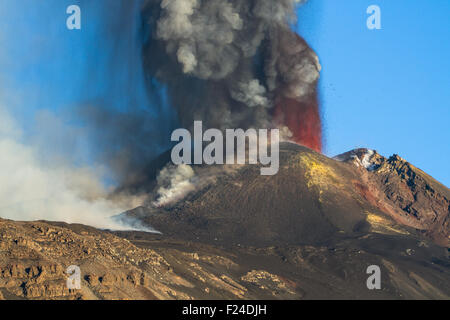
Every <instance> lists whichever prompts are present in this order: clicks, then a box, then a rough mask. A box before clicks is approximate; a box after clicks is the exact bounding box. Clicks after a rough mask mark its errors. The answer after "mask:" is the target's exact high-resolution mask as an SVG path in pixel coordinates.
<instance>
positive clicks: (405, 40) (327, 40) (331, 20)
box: [297, 0, 450, 186]
mask: <svg viewBox="0 0 450 320" xmlns="http://www.w3.org/2000/svg"><path fill="white" fill-rule="evenodd" d="M373 4H376V5H378V6H379V7H380V9H381V21H382V22H381V23H382V30H372V31H371V30H368V29H367V27H366V19H367V17H368V15H367V14H366V9H367V7H368V6H369V5H373ZM449 14H450V1H448V0H433V1H409V0H395V1H392V0H371V1H366V0H345V1H333V0H310V1H309V2H308V3H307V4H306V5H305V6H303V7H301V8H300V9H299V21H298V26H297V28H298V29H299V30H300V33H301V34H302V35H303V36H304V37H305V38H306V39H307V40H308V42H309V43H310V45H311V46H312V47H313V48H314V49H315V50H316V51H317V53H318V55H319V57H320V60H321V64H322V67H323V71H322V75H321V83H320V90H321V103H322V107H323V114H324V120H325V137H326V141H325V144H326V149H325V152H326V154H328V155H335V154H338V153H340V152H343V151H346V150H349V149H352V148H355V147H369V148H373V149H376V150H377V151H379V152H380V153H381V154H383V155H390V154H393V153H397V154H399V155H400V156H402V157H403V158H405V159H407V160H408V161H409V162H411V163H413V164H414V165H416V166H417V167H419V168H421V169H423V170H424V171H426V172H427V173H429V174H431V175H432V176H434V177H435V178H437V179H438V180H440V181H441V182H442V183H444V184H446V185H447V186H449V185H450V170H449V168H448V166H449V159H450V147H449V141H450V128H449V123H450V19H449V16H448V15H449Z"/></svg>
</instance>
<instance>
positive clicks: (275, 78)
mask: <svg viewBox="0 0 450 320" xmlns="http://www.w3.org/2000/svg"><path fill="white" fill-rule="evenodd" d="M297 4H299V1H298V0H297V1H296V0H228V1H225V0H162V1H161V0H147V1H146V2H145V4H144V9H143V16H144V19H145V22H146V23H147V24H148V26H149V29H150V33H151V35H150V39H149V40H148V42H147V44H146V46H145V49H144V62H145V70H146V72H147V73H148V74H149V75H150V76H151V77H153V78H156V79H157V80H158V81H159V82H160V83H162V84H164V85H166V86H167V90H168V96H169V99H170V103H171V105H172V106H173V107H174V108H175V109H176V111H177V113H178V118H179V121H180V124H181V125H182V126H183V127H185V128H191V127H192V125H193V121H194V120H202V121H203V122H204V124H205V125H206V126H207V127H214V128H222V129H225V128H244V129H245V128H250V127H254V128H271V127H278V128H281V129H283V127H288V129H289V130H287V131H290V132H291V134H292V139H293V140H295V141H296V142H299V143H301V144H304V145H306V146H309V147H311V148H313V149H315V150H318V151H320V150H321V124H320V113H319V110H318V103H317V94H316V86H317V80H318V78H319V72H320V64H319V61H318V58H317V55H316V54H315V53H314V52H313V51H312V50H311V49H310V48H309V46H308V45H307V44H306V42H305V41H304V40H303V39H302V38H301V37H300V36H298V35H297V34H296V33H295V32H293V31H292V30H291V29H290V27H289V23H291V22H293V21H294V20H295V9H296V5H297ZM312 121H313V122H314V123H313V124H311V123H310V122H312ZM285 129H286V128H285ZM285 131H286V130H284V132H285Z"/></svg>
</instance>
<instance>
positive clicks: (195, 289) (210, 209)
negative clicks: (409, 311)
mask: <svg viewBox="0 0 450 320" xmlns="http://www.w3.org/2000/svg"><path fill="white" fill-rule="evenodd" d="M160 162H161V161H160ZM161 164H162V162H161ZM259 169H260V168H259V166H258V165H241V166H231V167H227V166H220V167H215V166H192V170H193V171H194V173H195V175H194V176H195V177H197V180H195V179H194V180H193V181H196V182H197V183H195V188H194V189H193V191H191V192H190V193H188V194H186V195H185V196H184V198H176V200H174V201H172V202H170V203H165V204H164V205H159V206H156V205H154V203H155V202H152V201H150V202H149V203H148V205H147V206H142V207H138V208H136V209H133V210H130V211H128V212H125V213H123V214H121V215H119V216H117V217H116V219H118V220H121V221H123V222H128V223H130V224H133V223H134V224H139V225H141V226H142V225H144V226H146V227H147V228H148V227H151V228H155V229H157V230H159V231H160V232H161V233H158V234H156V233H147V232H137V231H120V232H119V231H110V230H98V229H95V228H93V227H88V226H83V225H74V224H73V225H70V224H66V223H60V222H46V221H38V222H15V221H8V220H2V219H0V299H1V298H4V299H24V298H25V299H449V298H450V289H449V288H450V286H449V284H450V261H449V249H448V248H449V204H450V203H449V199H450V191H449V189H448V188H447V187H445V186H443V185H442V184H440V183H439V182H437V181H436V180H435V179H433V178H432V177H430V176H429V175H427V174H426V173H424V172H423V171H421V170H420V169H418V168H416V167H414V166H413V165H412V164H410V163H408V162H407V161H406V160H404V159H402V158H401V157H399V156H397V155H394V156H391V157H389V158H385V157H383V156H381V155H380V154H378V153H377V152H376V151H374V150H369V149H356V150H352V151H350V152H347V153H344V154H342V155H339V156H337V157H335V158H328V157H326V156H324V155H322V154H320V153H317V152H315V151H314V150H312V149H309V148H306V147H303V146H300V145H297V144H293V143H282V144H281V145H280V170H279V173H278V174H277V175H274V176H262V175H260V170H259ZM200 182H201V183H200ZM154 193H155V195H154V196H155V197H157V193H158V192H157V187H155V191H154ZM74 264H75V265H77V266H79V267H80V269H81V270H82V274H83V278H82V279H81V280H82V281H81V282H82V283H81V287H82V289H81V290H78V291H77V290H75V291H74V290H72V291H70V290H68V289H67V288H66V286H65V279H66V276H65V274H64V270H65V268H66V267H67V266H69V265H74ZM374 265H375V266H378V267H379V268H380V270H381V289H380V290H369V288H368V287H367V279H368V276H369V275H368V274H367V270H368V267H369V266H374Z"/></svg>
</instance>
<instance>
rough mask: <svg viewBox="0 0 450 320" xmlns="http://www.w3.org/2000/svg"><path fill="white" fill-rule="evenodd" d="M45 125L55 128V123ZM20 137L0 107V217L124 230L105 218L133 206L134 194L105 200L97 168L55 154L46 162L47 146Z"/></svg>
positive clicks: (106, 197) (105, 193)
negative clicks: (73, 162)
mask: <svg viewBox="0 0 450 320" xmlns="http://www.w3.org/2000/svg"><path fill="white" fill-rule="evenodd" d="M49 119H51V117H50V118H47V120H48V121H50V120H49ZM46 125H47V126H48V127H58V124H57V123H46ZM23 140H25V139H24V134H23V132H22V130H21V129H20V127H18V125H17V123H16V122H15V121H14V119H13V118H12V117H11V116H10V114H9V113H8V111H7V110H6V108H4V107H2V106H0V154H1V156H0V181H1V186H0V217H2V218H6V219H14V220H25V221H32V220H50V221H63V222H67V223H82V224H87V225H91V226H94V227H98V228H106V229H114V230H123V229H130V228H128V227H126V226H123V225H121V224H119V223H118V222H114V221H113V220H112V219H110V217H111V216H113V215H116V214H119V213H121V212H123V211H125V210H128V209H131V208H134V207H135V206H137V205H139V204H140V201H139V199H138V198H129V197H127V198H121V199H117V198H115V199H112V198H110V197H109V196H108V194H109V191H110V190H108V188H106V187H105V185H104V184H103V183H102V179H101V178H102V177H101V176H100V175H99V174H98V172H101V171H102V170H101V168H95V167H76V166H74V165H69V161H63V160H62V159H61V158H59V159H58V160H55V161H49V157H48V156H44V154H48V153H50V151H49V150H50V147H51V146H49V145H47V146H44V145H42V141H41V142H40V143H37V144H35V143H33V144H32V145H31V144H30V145H29V144H27V143H25V142H23ZM26 140H27V141H28V139H26ZM40 140H43V139H36V140H35V141H34V142H36V141H40ZM43 159H46V161H43ZM99 169H100V170H99Z"/></svg>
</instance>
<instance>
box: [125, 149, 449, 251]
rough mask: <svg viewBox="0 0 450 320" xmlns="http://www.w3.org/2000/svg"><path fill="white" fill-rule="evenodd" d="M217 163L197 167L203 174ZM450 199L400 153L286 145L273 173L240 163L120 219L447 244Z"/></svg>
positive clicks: (223, 238)
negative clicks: (163, 203)
mask: <svg viewBox="0 0 450 320" xmlns="http://www.w3.org/2000/svg"><path fill="white" fill-rule="evenodd" d="M216 169H217V168H214V167H194V170H196V171H197V172H202V173H201V174H202V175H203V176H204V175H205V173H204V170H212V171H213V170H216ZM449 199H450V191H449V189H448V188H446V187H445V186H443V185H442V184H440V183H439V182H437V181H436V180H434V179H433V178H432V177H430V176H428V175H427V174H425V173H424V172H423V171H421V170H420V169H418V168H415V167H414V166H413V165H411V164H409V163H408V162H406V161H405V160H403V159H401V158H400V157H399V156H392V157H390V158H384V157H383V156H381V155H379V154H378V153H376V152H375V151H372V150H367V149H358V150H353V151H351V152H348V153H345V154H343V155H340V156H337V157H335V158H334V159H331V158H328V157H326V156H324V155H322V154H320V153H317V152H315V151H313V150H311V149H309V148H306V147H303V146H300V145H297V144H293V143H283V144H281V146H280V170H279V173H278V174H277V175H275V176H273V177H266V176H261V175H260V174H259V166H255V165H247V166H242V167H239V168H238V169H236V170H232V171H231V172H227V173H226V174H222V175H220V174H219V175H217V177H216V178H215V179H214V180H212V182H211V183H207V184H203V185H202V186H201V187H199V188H197V190H196V191H195V192H192V193H190V194H189V195H188V196H187V197H186V198H184V199H182V200H181V201H179V202H177V203H174V204H171V205H170V206H167V207H158V208H155V207H139V208H136V209H135V210H132V211H130V212H127V213H126V214H125V215H123V216H122V218H124V219H126V217H132V218H136V219H138V220H139V221H141V222H143V223H144V224H148V225H150V226H152V227H154V228H156V229H157V230H159V231H161V232H162V233H163V234H165V235H176V236H177V237H181V238H185V239H189V240H195V239H200V240H203V241H207V242H210V241H219V242H223V243H225V244H226V243H229V244H236V243H240V244H248V245H273V244H290V245H297V244H323V243H327V242H328V241H330V240H333V239H340V238H345V237H357V236H362V235H367V234H369V233H370V232H373V230H381V231H382V232H385V233H389V234H391V233H393V234H397V235H399V236H400V235H402V236H404V235H408V236H412V235H415V236H416V235H417V236H419V234H423V235H424V236H425V237H428V238H429V239H431V240H432V241H434V242H435V243H437V244H439V245H442V246H449V244H450V242H449V239H450V238H449V205H450V202H449Z"/></svg>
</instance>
